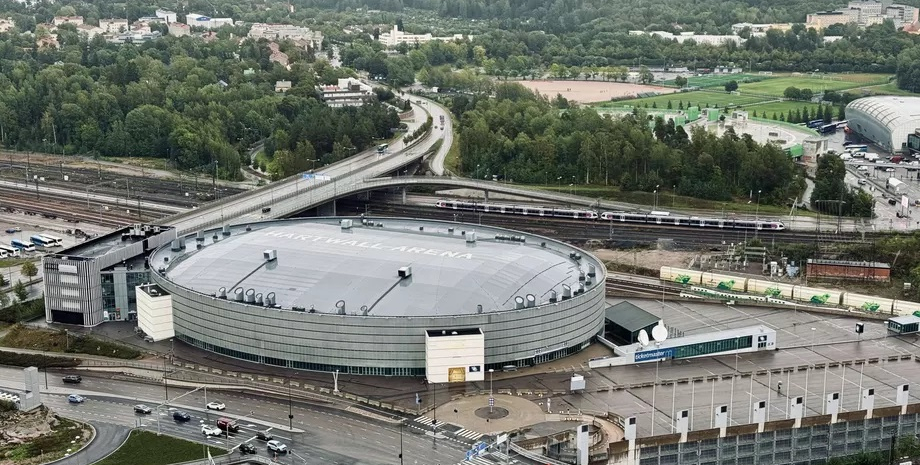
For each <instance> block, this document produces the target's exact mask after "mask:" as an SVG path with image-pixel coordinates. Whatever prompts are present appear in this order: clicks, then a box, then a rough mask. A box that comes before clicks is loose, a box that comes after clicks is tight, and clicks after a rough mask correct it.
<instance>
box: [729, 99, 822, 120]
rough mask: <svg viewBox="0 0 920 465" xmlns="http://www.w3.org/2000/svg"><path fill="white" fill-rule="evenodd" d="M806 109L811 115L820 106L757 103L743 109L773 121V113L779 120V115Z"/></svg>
mask: <svg viewBox="0 0 920 465" xmlns="http://www.w3.org/2000/svg"><path fill="white" fill-rule="evenodd" d="M805 107H808V112H809V113H810V114H812V115H814V114H815V112H816V111H818V107H820V105H818V104H815V103H805V102H769V103H759V104H755V105H748V106H745V107H744V109H745V110H747V111H749V112H752V113H753V112H754V111H756V112H757V117H758V118H766V119H773V113H776V117H777V118H779V115H780V114H784V115H785V114H787V113H788V112H789V111H790V110H791V111H795V110H801V109H802V108H805ZM832 108H833V109H834V117H835V118H836V117H837V109H836V108H835V107H832Z"/></svg>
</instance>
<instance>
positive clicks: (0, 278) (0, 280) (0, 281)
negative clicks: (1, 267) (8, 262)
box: [0, 274, 7, 287]
mask: <svg viewBox="0 0 920 465" xmlns="http://www.w3.org/2000/svg"><path fill="white" fill-rule="evenodd" d="M6 284H7V282H6V278H4V277H3V275H2V274H0V287H6Z"/></svg>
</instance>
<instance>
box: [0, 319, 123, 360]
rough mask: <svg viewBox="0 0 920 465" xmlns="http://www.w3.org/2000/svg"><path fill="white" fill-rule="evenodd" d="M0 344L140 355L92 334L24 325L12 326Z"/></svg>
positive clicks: (102, 353)
mask: <svg viewBox="0 0 920 465" xmlns="http://www.w3.org/2000/svg"><path fill="white" fill-rule="evenodd" d="M0 345H2V346H4V347H17V348H20V349H32V350H43V351H46V352H67V353H77V354H90V355H101V356H104V357H114V358H122V359H135V358H138V357H140V356H141V352H140V351H139V350H137V349H134V348H132V347H128V346H126V345H122V344H117V343H114V342H109V341H104V340H102V339H98V338H95V337H92V336H86V335H80V334H68V333H66V332H64V331H52V330H47V329H38V328H32V327H28V326H24V325H16V326H13V328H12V329H10V331H9V332H8V333H7V334H6V336H4V337H3V339H0Z"/></svg>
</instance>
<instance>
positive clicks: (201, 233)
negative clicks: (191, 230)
mask: <svg viewBox="0 0 920 465" xmlns="http://www.w3.org/2000/svg"><path fill="white" fill-rule="evenodd" d="M195 240H196V241H198V242H204V231H198V232H197V233H195Z"/></svg>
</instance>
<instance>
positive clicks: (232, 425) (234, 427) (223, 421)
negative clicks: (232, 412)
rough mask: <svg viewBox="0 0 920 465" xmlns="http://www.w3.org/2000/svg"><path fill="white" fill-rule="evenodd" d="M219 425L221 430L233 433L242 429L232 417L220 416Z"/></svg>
mask: <svg viewBox="0 0 920 465" xmlns="http://www.w3.org/2000/svg"><path fill="white" fill-rule="evenodd" d="M217 427H218V428H220V429H221V431H229V432H231V433H235V432H237V431H239V430H240V425H239V424H238V423H237V422H236V421H235V420H232V419H230V418H219V419H218V420H217Z"/></svg>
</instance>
